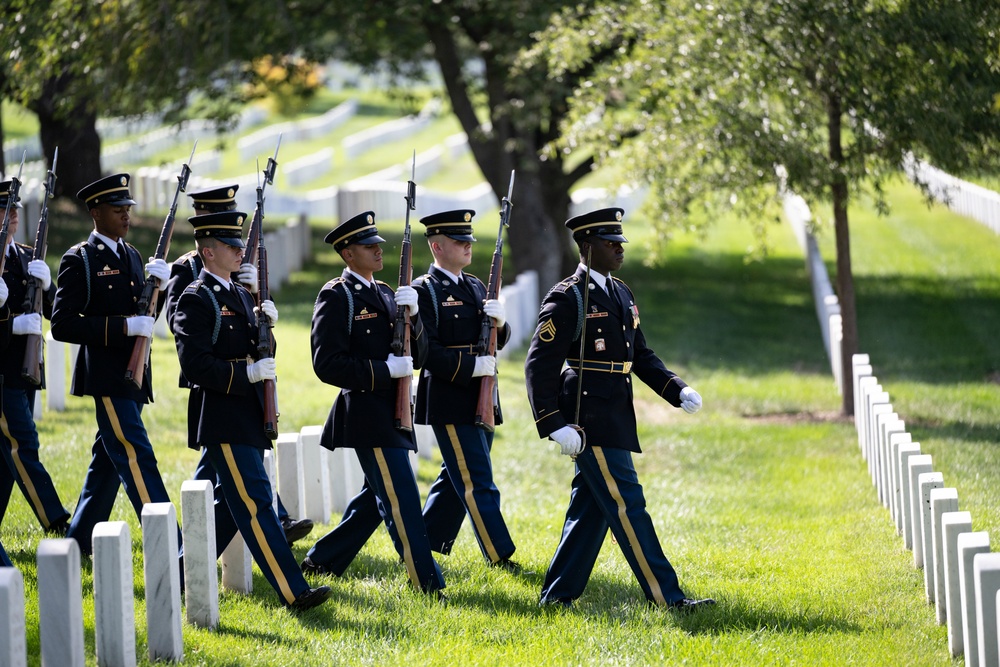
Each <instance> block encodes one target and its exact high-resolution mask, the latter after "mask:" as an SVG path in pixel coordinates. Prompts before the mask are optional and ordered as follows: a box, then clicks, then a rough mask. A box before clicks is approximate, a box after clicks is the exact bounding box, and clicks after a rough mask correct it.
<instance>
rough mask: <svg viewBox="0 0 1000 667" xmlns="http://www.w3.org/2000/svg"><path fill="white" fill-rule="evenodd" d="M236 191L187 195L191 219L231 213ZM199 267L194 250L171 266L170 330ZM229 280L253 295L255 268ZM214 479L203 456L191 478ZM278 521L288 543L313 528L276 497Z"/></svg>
mask: <svg viewBox="0 0 1000 667" xmlns="http://www.w3.org/2000/svg"><path fill="white" fill-rule="evenodd" d="M239 188H240V186H239V185H237V184H233V185H224V186H221V187H215V188H209V189H207V190H199V191H198V192H189V193H188V196H189V197H191V205H192V208H194V212H195V213H194V214H195V216H200V215H205V214H208V213H219V212H222V211H233V210H235V209H236V191H237V190H239ZM203 266H204V264H203V263H202V260H201V255H199V254H198V251H197V249H195V250H192V251H190V252H187V253H185V254H183V255H181V256H180V257H178V258H177V259H176V260H174V262H173V264H172V265H171V267H170V280H169V281H168V282H167V305H166V311H167V312H166V316H167V322H168V323H169V324H170V326H171V330H173V320H174V312H175V311H176V310H177V300H178V299H180V297H181V294H182V293H183V292H184V289H185V288H186V287H187V286H188V285H190V284H191V283H192V282H194V280H195V279H196V278H197V277H198V275H199V274H200V273H201V269H202V267H203ZM233 279H234V280H238V281H239V282H240V283H242V284H243V285H244V286H245V287H246V288H247V289H248V290H250V292H252V293H253V294H256V293H257V267H255V266H254V265H253V264H240V268H239V271H238V272H236V273H234V274H233ZM180 387H181V388H182V389H190V388H191V384H190V383H189V382H188V381H187V380H186V379H185V377H184V373H183V372H182V373H181V377H180ZM215 478H216V473H215V470H214V469H213V468H212V463H211V461H209V460H208V457H207V456H206V455H205V454H204V453H203V454H202V457H201V459H200V460H199V461H198V465H197V466H196V467H195V472H194V479H200V480H209V481H214V480H215ZM278 518H279V519H280V520H281V528H282V529H283V530H284V531H285V539H286V540H287V541H288V543H289V544H292V543H293V542H295V541H296V540H300V539H302V538H303V537H305V536H306V535H308V534H309V532H310V531H311V530H312V528H313V522H312V521H310V520H309V519H293V518H292V517H290V516H289V515H288V510H286V509H285V506H284V505H283V504H282V502H281V498H280V497H279V498H278Z"/></svg>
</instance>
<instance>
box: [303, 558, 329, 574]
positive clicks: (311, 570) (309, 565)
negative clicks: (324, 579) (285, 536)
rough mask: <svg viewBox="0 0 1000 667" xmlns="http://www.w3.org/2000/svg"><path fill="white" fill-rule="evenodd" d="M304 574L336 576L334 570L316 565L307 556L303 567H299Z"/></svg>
mask: <svg viewBox="0 0 1000 667" xmlns="http://www.w3.org/2000/svg"><path fill="white" fill-rule="evenodd" d="M299 568H300V569H301V570H302V573H303V574H332V575H334V576H336V573H334V572H333V571H332V570H330V569H329V568H328V567H327V566H326V565H319V564H318V563H314V562H313V561H312V559H311V558H309V557H308V556H306V558H305V560H303V561H302V565H300V566H299Z"/></svg>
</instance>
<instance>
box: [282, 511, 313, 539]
mask: <svg viewBox="0 0 1000 667" xmlns="http://www.w3.org/2000/svg"><path fill="white" fill-rule="evenodd" d="M281 528H282V529H283V530H284V531H285V541H286V542H288V544H289V545H291V544H292V543H293V542H295V541H297V540H301V539H302V538H303V537H305V536H306V535H308V534H309V533H311V532H312V529H313V522H312V521H310V520H309V519H292V518H291V517H285V518H284V519H282V520H281Z"/></svg>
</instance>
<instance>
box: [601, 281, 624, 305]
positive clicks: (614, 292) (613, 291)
mask: <svg viewBox="0 0 1000 667" xmlns="http://www.w3.org/2000/svg"><path fill="white" fill-rule="evenodd" d="M605 287H607V288H608V296H610V297H611V302H612V303H614V304H615V306H616V307H617V308H618V312H621V309H622V301H621V299H620V298H619V297H618V289H617V288H616V287H615V281H613V280H611V278H608V281H607V282H606V283H605Z"/></svg>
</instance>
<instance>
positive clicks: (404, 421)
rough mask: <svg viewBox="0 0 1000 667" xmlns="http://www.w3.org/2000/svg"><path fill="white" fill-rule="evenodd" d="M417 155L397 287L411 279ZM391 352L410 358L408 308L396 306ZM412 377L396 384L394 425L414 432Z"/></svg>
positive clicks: (408, 191)
mask: <svg viewBox="0 0 1000 667" xmlns="http://www.w3.org/2000/svg"><path fill="white" fill-rule="evenodd" d="M416 175H417V152H416V151H413V166H412V167H411V168H410V180H409V181H407V182H406V196H405V197H404V199H406V222H405V224H404V225H403V244H402V246H401V247H400V249H399V286H400V287H405V286H407V285H409V284H410V281H411V280H413V248H412V246H411V245H410V211H412V210H414V209H416V207H417V184H416V183H415V182H414V181H413V179H415V178H416ZM392 353H393V354H395V355H396V356H399V357H408V356H409V355H410V309H409V308H407V307H406V306H396V321H395V323H394V324H393V329H392ZM412 384H413V376H412V375H407V376H405V377H401V378H399V379H398V380H397V381H396V417H395V421H394V424H393V425H394V426H395V427H396V428H398V429H399V430H401V431H406V432H410V431H412V430H413V403H412V398H413V393H412V389H411V388H412Z"/></svg>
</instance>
